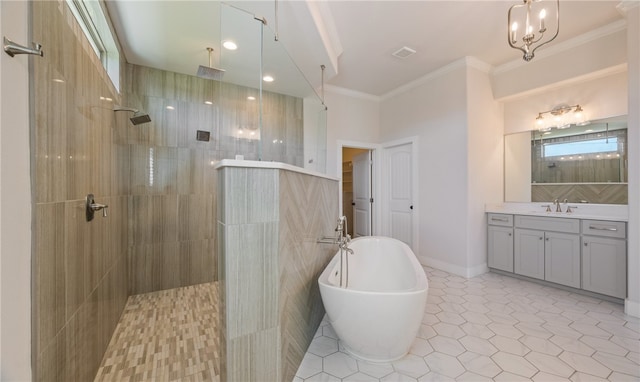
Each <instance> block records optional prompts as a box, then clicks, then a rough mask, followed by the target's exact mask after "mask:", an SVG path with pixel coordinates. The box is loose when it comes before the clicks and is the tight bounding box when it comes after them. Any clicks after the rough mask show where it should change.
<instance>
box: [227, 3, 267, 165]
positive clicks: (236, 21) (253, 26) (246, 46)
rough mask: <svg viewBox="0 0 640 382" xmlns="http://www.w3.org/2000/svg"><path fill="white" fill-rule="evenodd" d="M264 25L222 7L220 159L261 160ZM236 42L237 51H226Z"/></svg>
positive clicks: (228, 7) (244, 12)
mask: <svg viewBox="0 0 640 382" xmlns="http://www.w3.org/2000/svg"><path fill="white" fill-rule="evenodd" d="M262 27H263V25H262V22H260V21H258V20H256V19H255V18H254V16H253V14H251V13H249V12H246V11H243V10H241V9H239V8H236V7H233V6H229V5H226V4H224V3H223V4H222V6H221V11H220V39H221V41H220V47H221V48H220V49H221V52H220V66H221V69H224V70H225V73H224V77H223V80H222V82H221V84H220V98H219V100H220V101H219V103H220V109H221V112H220V120H219V123H220V132H221V133H220V145H219V150H220V158H221V159H235V158H236V157H237V156H238V155H240V156H241V157H242V158H244V159H246V160H260V152H259V151H260V147H259V144H260V81H261V79H260V67H261V64H260V63H261V49H262V45H261V33H262ZM225 42H233V43H235V44H236V46H237V49H235V50H230V49H226V48H224V47H223V46H224V43H225Z"/></svg>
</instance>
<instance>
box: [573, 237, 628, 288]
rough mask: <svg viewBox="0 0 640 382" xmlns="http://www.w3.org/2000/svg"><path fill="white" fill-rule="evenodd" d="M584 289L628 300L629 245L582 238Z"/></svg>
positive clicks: (615, 240)
mask: <svg viewBox="0 0 640 382" xmlns="http://www.w3.org/2000/svg"><path fill="white" fill-rule="evenodd" d="M582 245H583V246H582V289H585V290H589V291H592V292H596V293H602V294H604V295H607V296H613V297H618V298H625V297H626V296H627V245H626V242H625V241H624V240H622V239H610V238H605V237H592V236H583V237H582Z"/></svg>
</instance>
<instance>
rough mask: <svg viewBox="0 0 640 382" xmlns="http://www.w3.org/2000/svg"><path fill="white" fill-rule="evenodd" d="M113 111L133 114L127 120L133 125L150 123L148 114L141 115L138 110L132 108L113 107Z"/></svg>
mask: <svg viewBox="0 0 640 382" xmlns="http://www.w3.org/2000/svg"><path fill="white" fill-rule="evenodd" d="M113 111H130V112H133V116H132V117H131V118H129V120H130V121H131V123H133V124H134V125H139V124H141V123H147V122H151V117H149V114H147V113H143V112H141V111H140V110H138V109H134V108H132V107H122V106H114V108H113Z"/></svg>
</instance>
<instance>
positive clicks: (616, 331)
mask: <svg viewBox="0 0 640 382" xmlns="http://www.w3.org/2000/svg"><path fill="white" fill-rule="evenodd" d="M425 272H426V273H427V277H428V279H429V283H430V285H429V297H428V299H427V306H426V309H425V314H424V318H423V320H422V323H423V325H422V327H421V328H420V331H419V333H418V337H417V338H416V340H415V342H414V343H413V347H412V348H411V350H410V353H409V354H408V355H407V356H405V357H404V358H403V359H401V360H399V361H396V362H393V363H383V364H371V363H367V362H363V361H359V360H357V359H355V358H353V357H351V356H350V355H349V354H348V353H346V352H345V351H344V349H343V348H342V347H341V345H340V343H339V341H338V339H337V336H336V334H335V332H334V331H333V329H332V328H331V325H330V324H329V323H328V322H327V321H326V318H325V320H323V322H322V324H321V326H320V328H319V329H318V332H317V333H316V336H315V338H314V340H313V342H312V343H311V345H310V346H309V349H308V350H307V353H306V355H305V357H304V359H303V361H302V364H301V365H300V368H299V369H298V372H297V374H296V377H295V380H294V382H301V381H345V382H346V381H394V382H395V381H398V382H401V381H450V380H456V381H491V380H494V381H510V382H511V381H530V380H533V381H604V380H609V381H639V380H640V319H637V318H634V317H629V316H626V315H625V314H624V311H623V307H622V305H619V304H614V303H611V302H607V301H602V300H600V299H596V298H592V297H587V296H583V295H579V294H575V293H572V292H568V291H564V290H561V289H556V288H552V287H547V286H542V285H539V284H535V283H532V282H528V281H523V280H519V279H515V278H512V277H508V276H503V275H499V274H496V273H487V274H484V275H481V276H478V277H475V278H472V279H465V278H462V277H458V276H455V275H451V274H449V273H446V272H443V271H439V270H434V269H430V268H425Z"/></svg>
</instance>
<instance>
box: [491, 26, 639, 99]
mask: <svg viewBox="0 0 640 382" xmlns="http://www.w3.org/2000/svg"><path fill="white" fill-rule="evenodd" d="M626 61H627V47H626V31H625V23H624V22H622V21H621V22H617V23H614V24H610V25H608V26H605V27H603V28H600V29H598V30H595V31H591V32H589V33H587V34H585V35H582V36H578V37H576V38H574V39H571V40H569V41H566V42H564V43H557V44H556V43H554V44H550V45H548V46H546V47H544V48H542V49H541V50H540V51H539V52H536V57H535V58H534V59H533V60H531V61H529V62H525V61H524V60H516V61H514V62H512V63H509V64H505V65H503V66H502V67H498V68H496V69H495V70H494V72H493V74H494V75H493V78H492V82H493V95H494V97H495V99H503V98H506V97H509V96H512V95H515V94H521V93H524V92H527V91H529V90H531V89H539V88H542V87H544V86H546V85H549V84H558V83H562V82H564V81H567V80H569V79H572V78H579V77H581V76H585V75H591V74H592V73H596V72H598V71H600V70H602V69H605V68H611V67H615V66H618V65H623V64H625V63H626Z"/></svg>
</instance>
